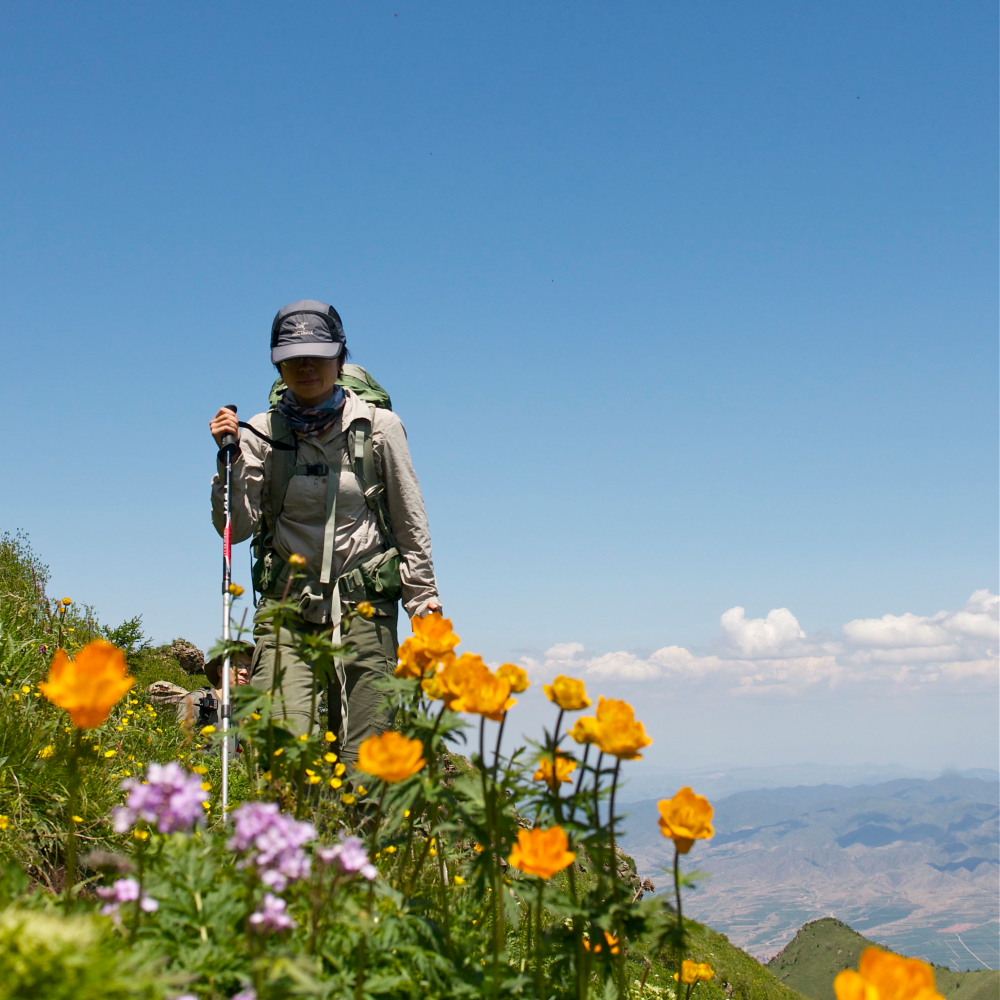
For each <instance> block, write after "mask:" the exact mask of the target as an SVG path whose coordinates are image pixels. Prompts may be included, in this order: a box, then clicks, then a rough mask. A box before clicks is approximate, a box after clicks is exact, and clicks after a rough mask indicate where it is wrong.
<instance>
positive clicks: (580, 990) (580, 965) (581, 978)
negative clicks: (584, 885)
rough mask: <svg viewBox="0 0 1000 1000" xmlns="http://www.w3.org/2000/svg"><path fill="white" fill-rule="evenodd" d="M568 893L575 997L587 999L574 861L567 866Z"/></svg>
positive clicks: (584, 956) (585, 955) (585, 951)
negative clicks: (571, 915)
mask: <svg viewBox="0 0 1000 1000" xmlns="http://www.w3.org/2000/svg"><path fill="white" fill-rule="evenodd" d="M568 874H569V895H570V899H571V900H572V902H573V947H574V950H575V952H576V962H575V965H574V973H575V977H576V998H577V1000H587V975H588V971H589V970H588V968H587V949H586V948H584V947H583V918H582V917H581V916H580V898H579V894H578V893H577V889H576V862H575V861H574V862H573V863H572V864H571V865H570V866H569V872H568Z"/></svg>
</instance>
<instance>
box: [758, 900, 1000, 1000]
mask: <svg viewBox="0 0 1000 1000" xmlns="http://www.w3.org/2000/svg"><path fill="white" fill-rule="evenodd" d="M871 945H875V946H877V947H883V946H882V945H879V944H878V942H876V941H870V940H869V939H868V938H866V937H864V936H863V935H861V934H859V933H858V932H857V931H856V930H854V929H853V928H851V927H848V925H847V924H845V923H843V922H841V921H840V920H834V919H833V918H831V917H827V918H824V919H823V920H814V921H812V922H811V923H808V924H806V925H805V926H804V927H802V928H801V930H799V932H798V934H796V935H795V937H794V938H793V939H792V940H791V941H790V942H789V944H788V945H787V946H786V947H785V949H784V950H783V951H782V952H781V953H780V954H779V955H776V956H775V957H774V958H773V959H771V961H770V962H769V963H768V968H769V969H770V970H771V971H772V972H773V973H774V975H775V976H777V978H778V979H780V980H781V981H782V982H783V983H786V984H787V985H788V986H791V987H793V988H794V989H796V990H798V991H799V992H800V993H801V994H803V995H804V996H806V997H809V998H810V1000H836V995H835V993H834V989H833V981H834V979H835V978H836V976H837V974H838V973H839V972H842V971H843V970H844V969H856V968H857V967H858V961H859V960H860V958H861V953H862V952H863V951H864V950H865V948H868V947H870V946H871ZM887 950H891V949H887ZM934 975H935V978H936V980H937V988H938V992H939V993H940V994H941V995H942V996H944V997H947V998H948V1000H997V998H998V997H1000V972H996V971H992V970H987V969H983V970H977V971H973V972H953V971H952V970H951V969H946V968H943V967H942V966H939V965H936V966H934Z"/></svg>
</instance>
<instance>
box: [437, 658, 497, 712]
mask: <svg viewBox="0 0 1000 1000" xmlns="http://www.w3.org/2000/svg"><path fill="white" fill-rule="evenodd" d="M489 672H490V668H489V667H487V666H486V664H485V663H484V662H483V658H482V657H481V656H477V655H476V654H475V653H463V654H462V655H461V656H459V657H456V656H455V655H454V653H449V654H447V659H445V660H444V663H443V666H441V667H440V668H439V669H438V670H437V672H435V673H432V674H430V675H429V676H427V677H425V678H424V680H423V681H422V682H421V687H422V688H423V689H424V693H425V694H426V695H427V696H428V697H429V698H435V699H440V700H441V701H443V702H444V703H445V704H446V705H447V706H448V707H449V708H454V707H455V701H456V700H457V699H458V698H460V697H461V696H462V694H463V693H464V692H465V690H466V688H467V687H469V686H470V685H472V684H475V683H477V682H478V680H479V679H480V678H481V677H483V676H485V675H486V674H488V673H489ZM508 693H509V692H508ZM456 711H457V709H456Z"/></svg>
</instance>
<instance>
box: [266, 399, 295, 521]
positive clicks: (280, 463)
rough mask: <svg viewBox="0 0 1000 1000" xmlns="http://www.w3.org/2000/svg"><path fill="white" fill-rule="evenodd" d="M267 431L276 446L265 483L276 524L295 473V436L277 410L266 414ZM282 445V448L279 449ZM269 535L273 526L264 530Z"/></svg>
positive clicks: (272, 517) (273, 449)
mask: <svg viewBox="0 0 1000 1000" xmlns="http://www.w3.org/2000/svg"><path fill="white" fill-rule="evenodd" d="M267 429H268V433H269V435H270V437H271V438H272V439H273V441H274V443H275V444H276V445H279V447H274V448H272V449H271V475H270V477H269V479H268V483H267V496H268V500H269V502H270V507H271V519H272V520H273V521H274V523H275V524H276V523H277V521H278V515H279V514H280V513H281V509H282V507H284V506H285V494H286V493H287V492H288V483H289V481H290V480H291V478H292V476H293V474H294V472H295V460H296V457H297V453H298V448H297V447H296V441H295V435H294V434H293V433H292V431H291V429H290V428H289V426H288V425H287V424H286V423H285V421H284V419H283V418H282V416H281V414H280V413H278V411H277V410H269V411H268V414H267ZM282 445H283V447H281V446H282ZM265 530H266V531H267V532H268V533H269V534H270V533H272V532H273V531H274V524H271V525H269V526H268V527H267V528H266V529H265Z"/></svg>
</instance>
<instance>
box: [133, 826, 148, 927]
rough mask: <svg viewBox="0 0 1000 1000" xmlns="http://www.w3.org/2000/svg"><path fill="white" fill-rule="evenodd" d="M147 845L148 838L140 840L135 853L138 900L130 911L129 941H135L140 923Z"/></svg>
mask: <svg viewBox="0 0 1000 1000" xmlns="http://www.w3.org/2000/svg"><path fill="white" fill-rule="evenodd" d="M148 843H149V839H148V838H144V839H142V840H140V841H139V847H138V850H137V851H136V858H135V867H136V881H137V882H138V883H139V898H138V899H137V900H136V901H135V908H134V909H133V911H132V921H131V926H130V927H129V940H130V941H134V940H135V936H136V934H138V933H139V924H140V923H141V921H142V892H143V889H144V888H145V884H146V845H147V844H148Z"/></svg>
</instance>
